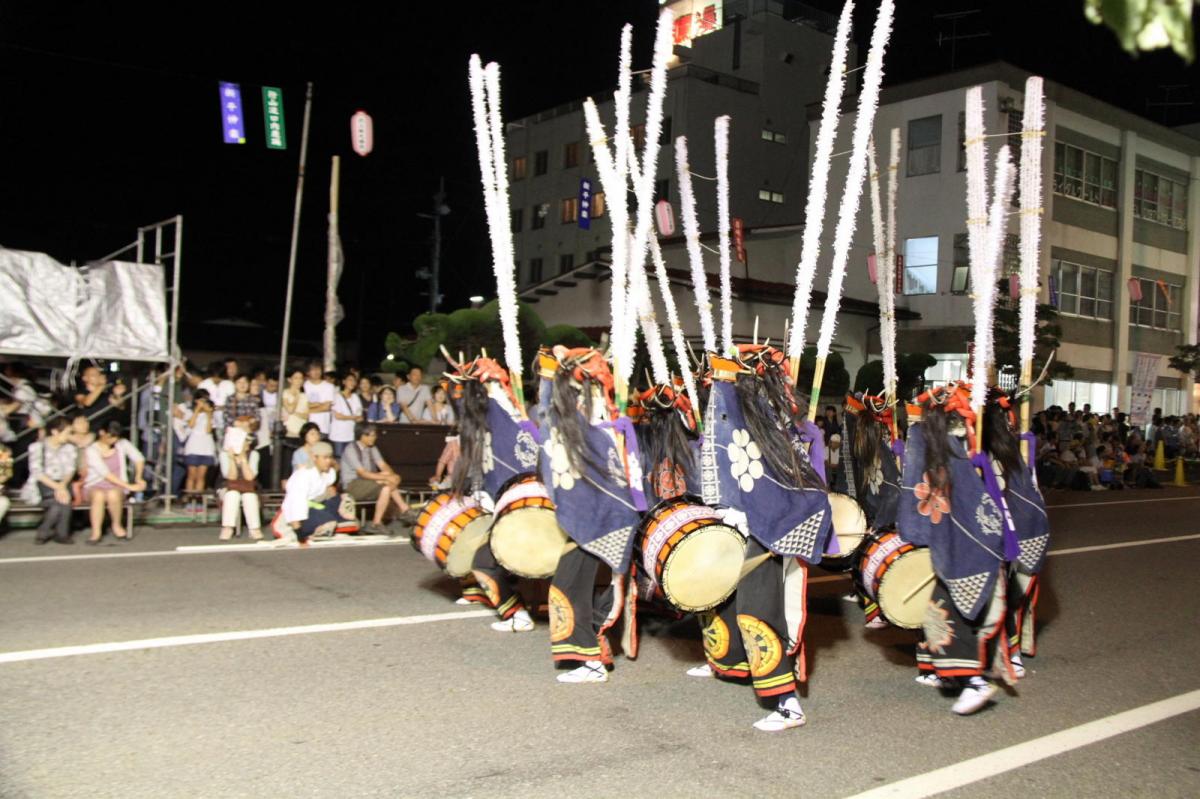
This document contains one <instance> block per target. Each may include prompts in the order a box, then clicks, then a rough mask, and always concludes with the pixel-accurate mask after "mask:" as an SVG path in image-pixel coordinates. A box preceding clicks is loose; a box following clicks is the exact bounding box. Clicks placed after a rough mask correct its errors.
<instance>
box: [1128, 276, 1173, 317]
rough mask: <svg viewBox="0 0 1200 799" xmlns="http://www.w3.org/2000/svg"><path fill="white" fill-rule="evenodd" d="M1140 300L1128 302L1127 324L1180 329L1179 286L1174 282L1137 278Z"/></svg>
mask: <svg viewBox="0 0 1200 799" xmlns="http://www.w3.org/2000/svg"><path fill="white" fill-rule="evenodd" d="M1138 282H1139V283H1140V284H1141V287H1142V301H1141V302H1133V301H1132V300H1131V301H1130V303H1129V324H1131V325H1135V326H1137V327H1152V328H1154V329H1155V330H1179V329H1180V322H1179V320H1180V313H1179V312H1180V294H1181V288H1180V287H1179V286H1177V285H1175V284H1174V283H1167V282H1166V281H1165V280H1164V281H1158V280H1147V279H1146V278H1138Z"/></svg>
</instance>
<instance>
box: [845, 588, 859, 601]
mask: <svg viewBox="0 0 1200 799" xmlns="http://www.w3.org/2000/svg"><path fill="white" fill-rule="evenodd" d="M842 601H843V602H855V603H857V602H858V592H857V591H851V592H850V593H848V594H842Z"/></svg>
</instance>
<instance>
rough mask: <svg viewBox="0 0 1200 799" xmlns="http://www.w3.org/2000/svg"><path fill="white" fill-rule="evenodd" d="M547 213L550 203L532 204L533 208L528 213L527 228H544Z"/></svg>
mask: <svg viewBox="0 0 1200 799" xmlns="http://www.w3.org/2000/svg"><path fill="white" fill-rule="evenodd" d="M549 213H550V203H542V204H541V205H535V206H533V210H532V211H531V212H530V214H529V229H530V230H541V229H542V228H544V227H545V226H546V217H547V216H548V215H549Z"/></svg>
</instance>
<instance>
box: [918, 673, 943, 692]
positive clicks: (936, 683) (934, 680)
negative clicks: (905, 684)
mask: <svg viewBox="0 0 1200 799" xmlns="http://www.w3.org/2000/svg"><path fill="white" fill-rule="evenodd" d="M914 681H915V682H916V684H917V685H924V686H926V687H927V688H945V687H946V681H945V680H943V679H942V678H941V677H939V676H937V675H936V674H934V673H933V672H932V671H931V672H927V673H925V674H920V675H917V677H916V678H915V680H914Z"/></svg>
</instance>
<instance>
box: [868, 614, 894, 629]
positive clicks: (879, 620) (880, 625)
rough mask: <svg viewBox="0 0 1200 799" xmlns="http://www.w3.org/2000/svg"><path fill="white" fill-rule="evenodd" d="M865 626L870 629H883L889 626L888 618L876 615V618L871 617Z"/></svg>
mask: <svg viewBox="0 0 1200 799" xmlns="http://www.w3.org/2000/svg"><path fill="white" fill-rule="evenodd" d="M863 626H864V627H866V628H867V629H868V630H882V629H884V628H885V627H887V626H888V623H887V620H886V619H884V618H883V616H876V617H875V618H873V619H871V620H870V621H869V622H867V623H866V624H864V625H863Z"/></svg>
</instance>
